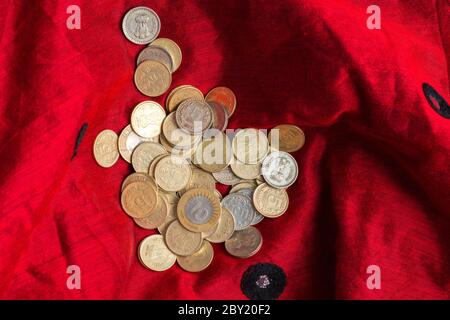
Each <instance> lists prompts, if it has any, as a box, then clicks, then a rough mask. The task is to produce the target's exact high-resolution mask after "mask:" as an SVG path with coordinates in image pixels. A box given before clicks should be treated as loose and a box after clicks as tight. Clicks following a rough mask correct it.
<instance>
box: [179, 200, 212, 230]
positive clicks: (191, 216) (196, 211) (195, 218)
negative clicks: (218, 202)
mask: <svg viewBox="0 0 450 320" xmlns="http://www.w3.org/2000/svg"><path fill="white" fill-rule="evenodd" d="M184 210H185V215H186V218H187V219H188V220H189V221H190V222H192V223H194V224H205V223H207V222H208V221H209V220H210V219H211V217H212V216H213V213H214V208H213V206H212V203H211V201H210V200H209V199H208V198H206V197H204V196H196V197H192V198H191V199H190V200H189V201H188V202H187V203H186V205H185V207H184Z"/></svg>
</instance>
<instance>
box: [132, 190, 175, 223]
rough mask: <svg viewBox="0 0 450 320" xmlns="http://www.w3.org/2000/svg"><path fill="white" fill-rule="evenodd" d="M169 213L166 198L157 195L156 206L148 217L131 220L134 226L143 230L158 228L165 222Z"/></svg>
mask: <svg viewBox="0 0 450 320" xmlns="http://www.w3.org/2000/svg"><path fill="white" fill-rule="evenodd" d="M168 212H169V205H168V204H167V200H166V198H165V197H164V196H163V195H162V194H158V205H157V206H156V208H155V209H154V210H153V211H152V212H151V214H150V215H148V216H146V217H143V218H133V219H134V222H136V224H137V225H138V226H139V227H141V228H144V229H155V228H158V227H159V226H160V225H162V224H163V223H164V222H165V221H166V217H167V214H168Z"/></svg>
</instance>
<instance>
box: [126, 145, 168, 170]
mask: <svg viewBox="0 0 450 320" xmlns="http://www.w3.org/2000/svg"><path fill="white" fill-rule="evenodd" d="M163 154H167V151H166V149H164V147H163V146H162V145H160V144H158V143H155V142H143V143H141V144H140V145H138V146H137V147H136V149H134V151H133V154H132V155H131V164H132V165H133V169H134V171H136V172H141V173H148V172H149V167H150V163H151V162H152V161H153V159H155V158H156V157H157V156H159V155H163Z"/></svg>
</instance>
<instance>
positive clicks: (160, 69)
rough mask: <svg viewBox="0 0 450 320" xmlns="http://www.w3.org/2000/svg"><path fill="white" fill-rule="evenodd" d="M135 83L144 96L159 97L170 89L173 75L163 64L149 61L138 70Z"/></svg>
mask: <svg viewBox="0 0 450 320" xmlns="http://www.w3.org/2000/svg"><path fill="white" fill-rule="evenodd" d="M134 83H135V85H136V88H137V89H138V90H139V91H140V92H141V93H142V94H144V95H146V96H149V97H158V96H160V95H162V94H163V93H164V92H166V91H167V89H169V87H170V84H171V83H172V74H171V73H170V71H169V69H167V67H166V66H164V65H163V64H162V63H160V62H157V61H153V60H147V61H144V62H142V63H141V64H140V65H138V67H137V68H136V71H135V72H134Z"/></svg>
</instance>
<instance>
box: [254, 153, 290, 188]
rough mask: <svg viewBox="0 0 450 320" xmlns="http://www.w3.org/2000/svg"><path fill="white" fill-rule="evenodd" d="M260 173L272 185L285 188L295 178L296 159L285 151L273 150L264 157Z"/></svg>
mask: <svg viewBox="0 0 450 320" xmlns="http://www.w3.org/2000/svg"><path fill="white" fill-rule="evenodd" d="M261 173H262V175H263V177H264V180H266V182H267V184H269V185H271V186H272V187H274V188H287V187H289V186H291V185H292V184H293V183H294V182H295V180H297V177H298V165H297V161H295V159H294V157H293V156H291V155H290V154H289V153H287V152H283V151H275V152H272V153H270V154H269V155H268V156H267V157H266V158H265V159H264V161H263V163H262V167H261Z"/></svg>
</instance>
